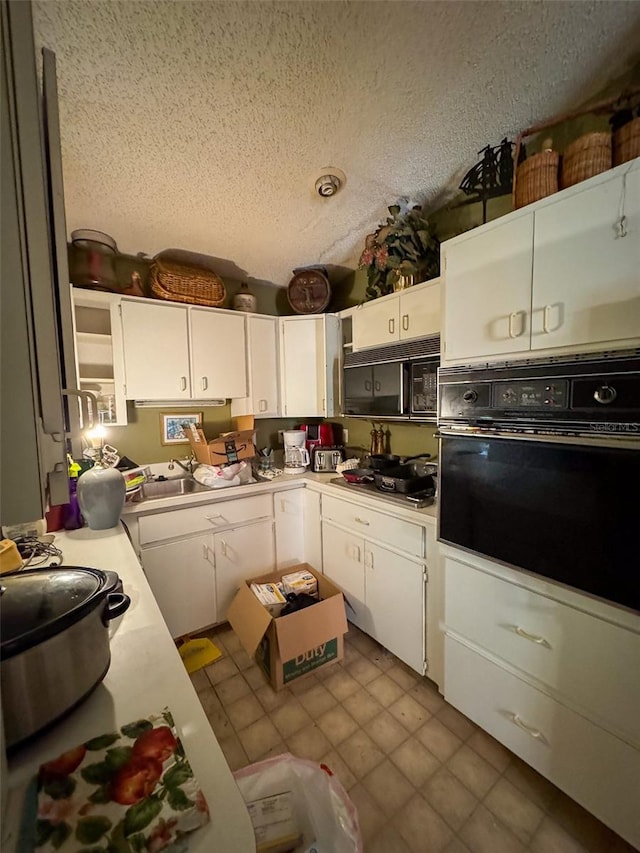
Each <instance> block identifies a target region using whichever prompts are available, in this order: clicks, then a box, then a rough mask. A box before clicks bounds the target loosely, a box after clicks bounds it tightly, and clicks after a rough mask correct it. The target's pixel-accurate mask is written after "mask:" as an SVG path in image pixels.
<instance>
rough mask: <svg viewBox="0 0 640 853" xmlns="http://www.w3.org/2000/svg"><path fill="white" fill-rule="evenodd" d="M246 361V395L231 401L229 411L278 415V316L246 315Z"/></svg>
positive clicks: (267, 416)
mask: <svg viewBox="0 0 640 853" xmlns="http://www.w3.org/2000/svg"><path fill="white" fill-rule="evenodd" d="M247 364H248V370H247V374H248V376H247V378H248V385H249V387H248V391H247V396H246V397H243V398H241V399H238V400H233V401H232V403H231V414H232V415H233V416H234V417H235V416H236V415H254V416H255V417H256V418H277V417H279V415H280V395H279V370H278V318H277V317H264V316H258V315H253V314H251V315H248V316H247Z"/></svg>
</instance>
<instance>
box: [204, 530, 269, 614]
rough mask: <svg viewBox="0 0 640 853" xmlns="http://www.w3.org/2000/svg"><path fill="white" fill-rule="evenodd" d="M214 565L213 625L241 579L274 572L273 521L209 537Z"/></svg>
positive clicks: (236, 589) (231, 597)
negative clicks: (216, 605) (214, 597)
mask: <svg viewBox="0 0 640 853" xmlns="http://www.w3.org/2000/svg"><path fill="white" fill-rule="evenodd" d="M213 541H214V553H215V565H216V598H217V604H218V615H217V619H216V621H217V622H224V620H225V619H226V618H227V610H228V609H229V605H230V604H231V602H232V601H233V597H234V595H235V594H236V592H237V591H238V587H239V586H240V585H241V584H242V582H243V581H244V580H246V579H247V578H251V577H258V575H264V574H266V573H267V572H272V571H273V570H274V569H275V545H274V539H273V521H271V519H266V520H265V521H259V522H257V523H255V524H249V525H247V526H246V527H236V528H232V529H230V530H226V531H225V532H224V533H215V534H214V536H213Z"/></svg>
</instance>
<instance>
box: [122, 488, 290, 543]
mask: <svg viewBox="0 0 640 853" xmlns="http://www.w3.org/2000/svg"><path fill="white" fill-rule="evenodd" d="M272 514H273V513H272V504H271V495H253V496H252V497H250V498H241V499H240V500H235V501H219V502H217V503H209V504H202V506H194V507H189V508H188V509H174V510H169V511H168V512H159V513H157V514H156V515H145V516H142V518H141V519H140V521H139V523H138V524H139V531H140V544H141V545H144V544H146V543H148V542H158V541H160V540H161V539H173V538H175V537H176V536H189V535H190V534H192V533H199V532H200V531H202V530H212V531H214V532H215V531H216V530H222V529H224V528H225V527H232V526H233V525H234V524H243V523H244V522H246V521H253V520H254V519H256V518H271V517H272Z"/></svg>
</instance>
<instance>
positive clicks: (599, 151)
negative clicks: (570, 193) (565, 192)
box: [560, 132, 611, 189]
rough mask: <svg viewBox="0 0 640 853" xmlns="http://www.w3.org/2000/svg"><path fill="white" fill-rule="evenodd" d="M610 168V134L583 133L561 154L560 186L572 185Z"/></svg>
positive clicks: (563, 187)
mask: <svg viewBox="0 0 640 853" xmlns="http://www.w3.org/2000/svg"><path fill="white" fill-rule="evenodd" d="M610 168H611V134H610V133H609V132H605V133H585V134H584V136H580V137H578V139H576V140H575V141H574V142H572V143H571V145H569V146H567V149H566V151H565V152H564V154H563V155H562V169H561V172H560V174H561V179H560V186H561V188H562V189H565V188H566V187H572V186H573V185H574V184H579V183H580V181H585V180H586V179H587V178H592V177H593V176H594V175H599V174H600V172H606V171H607V169H610Z"/></svg>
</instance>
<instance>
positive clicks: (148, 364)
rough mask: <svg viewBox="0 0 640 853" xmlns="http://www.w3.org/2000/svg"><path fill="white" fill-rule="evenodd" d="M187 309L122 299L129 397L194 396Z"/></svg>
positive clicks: (185, 398)
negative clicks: (192, 391)
mask: <svg viewBox="0 0 640 853" xmlns="http://www.w3.org/2000/svg"><path fill="white" fill-rule="evenodd" d="M187 311H188V309H187V307H186V306H184V307H183V306H180V305H163V304H162V303H158V302H153V301H152V300H140V301H133V300H131V301H129V300H127V299H123V300H122V336H123V343H124V363H125V371H126V395H127V399H129V400H190V399H192V393H191V374H190V368H189V335H188V320H187ZM210 396H215V394H214V393H213V392H212V394H211V395H210Z"/></svg>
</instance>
